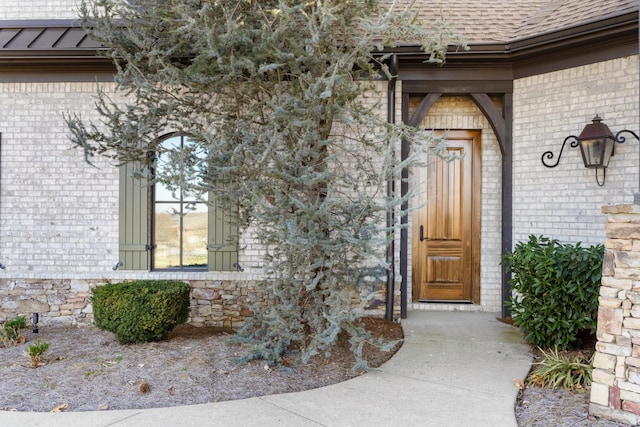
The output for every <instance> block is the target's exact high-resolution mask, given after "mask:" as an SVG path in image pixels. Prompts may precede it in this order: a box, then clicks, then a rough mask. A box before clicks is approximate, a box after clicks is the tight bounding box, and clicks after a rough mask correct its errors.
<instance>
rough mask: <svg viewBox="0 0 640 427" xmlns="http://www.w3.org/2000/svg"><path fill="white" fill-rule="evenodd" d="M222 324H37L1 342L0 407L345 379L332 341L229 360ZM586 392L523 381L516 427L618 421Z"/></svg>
mask: <svg viewBox="0 0 640 427" xmlns="http://www.w3.org/2000/svg"><path fill="white" fill-rule="evenodd" d="M365 321H366V325H367V328H368V329H369V330H370V331H371V332H372V334H373V335H374V336H376V337H378V336H382V337H384V338H385V339H386V340H397V339H401V338H402V328H401V327H400V325H399V324H397V323H393V322H387V321H385V320H383V319H365ZM230 333H231V331H229V330H223V329H218V328H195V327H192V326H189V325H180V326H178V327H177V328H176V329H174V330H173V331H172V332H171V333H170V334H169V336H168V337H167V339H166V340H163V341H160V342H155V343H146V344H135V345H121V344H119V343H118V341H117V340H116V338H115V336H114V335H113V334H112V333H110V332H105V331H101V330H99V329H97V328H95V327H93V326H85V327H73V328H65V327H46V326H44V327H42V326H41V327H40V330H39V333H38V334H34V333H33V332H32V331H31V330H24V331H23V335H24V336H25V338H26V342H25V343H24V344H21V345H17V346H13V347H6V348H0V378H2V381H1V382H0V410H4V411H39V412H49V411H61V410H64V411H95V410H110V409H136V408H152V407H167V406H176V405H190V404H196V403H207V402H218V401H224V400H234V399H244V398H248V397H254V396H264V395H268V394H276V393H287V392H294V391H301V390H308V389H312V388H316V387H322V386H325V385H329V384H335V383H337V382H341V381H345V380H347V379H349V378H353V377H354V376H357V375H361V374H362V372H358V373H354V372H351V367H352V366H353V364H354V357H353V355H352V354H351V352H350V350H349V348H348V342H347V341H346V340H341V341H340V342H339V343H338V345H337V346H336V347H335V348H334V349H332V351H331V359H325V358H324V357H317V358H315V359H314V360H312V361H311V362H310V363H308V364H306V365H305V364H302V363H301V362H300V361H299V360H297V359H296V355H295V354H293V355H290V356H289V359H288V362H289V365H290V366H289V367H288V368H287V369H278V368H277V367H269V366H266V365H265V363H264V362H263V361H262V362H261V361H253V362H250V363H247V364H245V365H240V366H237V365H236V364H235V360H237V359H238V358H239V357H240V356H241V355H243V354H244V352H245V350H246V349H245V348H244V347H242V346H241V345H238V344H230V343H229V342H228V339H227V338H228V337H229V334H230ZM36 338H40V339H41V340H42V341H46V342H48V343H49V344H50V347H49V350H48V351H47V352H46V353H45V364H44V365H43V366H40V367H38V368H33V367H31V364H30V361H29V359H28V357H27V356H26V354H25V351H26V350H27V348H28V346H29V344H33V343H34V342H35V340H36ZM399 347H400V345H398V346H396V348H395V349H394V350H393V351H391V352H388V353H385V352H381V351H379V350H378V349H377V348H375V347H372V346H368V347H367V348H366V349H365V358H366V359H367V360H368V361H369V364H370V365H371V366H372V367H377V366H380V365H381V364H382V363H384V362H385V361H386V360H388V359H389V358H390V357H391V356H392V355H393V354H394V353H395V351H397V350H398V349H399ZM588 404H589V392H588V391H583V392H568V391H565V390H551V389H540V388H539V387H536V386H528V387H526V388H525V389H524V390H523V391H522V392H521V393H520V396H519V398H518V400H517V402H516V407H515V413H516V419H517V421H518V425H519V426H521V427H525V426H526V427H535V426H537V427H551V426H553V427H569V426H573V427H581V426H596V427H619V426H622V424H619V423H615V422H611V421H606V420H600V419H596V418H595V417H591V416H589V414H588Z"/></svg>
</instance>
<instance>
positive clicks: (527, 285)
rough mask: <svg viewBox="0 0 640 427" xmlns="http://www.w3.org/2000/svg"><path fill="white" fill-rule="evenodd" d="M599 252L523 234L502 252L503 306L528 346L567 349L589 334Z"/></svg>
mask: <svg viewBox="0 0 640 427" xmlns="http://www.w3.org/2000/svg"><path fill="white" fill-rule="evenodd" d="M603 256H604V246H603V245H595V246H590V247H584V248H583V247H582V246H581V244H580V243H577V244H575V245H572V244H563V243H560V242H559V241H558V240H555V239H554V240H550V239H549V238H547V237H543V236H539V237H536V236H529V241H528V242H519V243H518V244H517V245H516V247H515V249H514V251H513V252H507V253H505V254H504V255H503V258H502V263H503V264H505V265H506V266H507V268H509V269H510V270H511V273H512V278H511V289H512V296H511V300H510V301H508V302H507V303H506V304H507V307H509V308H510V309H511V316H512V319H513V323H514V325H516V326H518V327H519V328H520V329H521V330H522V331H523V332H524V333H525V334H526V335H525V339H526V340H527V341H528V342H529V343H530V344H531V345H534V346H538V347H542V348H555V347H558V348H560V349H567V348H572V347H576V346H579V345H580V344H581V343H582V337H583V336H585V334H594V333H595V331H596V326H597V319H598V296H599V293H600V279H601V277H602V260H603ZM587 336H588V335H587Z"/></svg>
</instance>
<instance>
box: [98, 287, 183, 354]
mask: <svg viewBox="0 0 640 427" xmlns="http://www.w3.org/2000/svg"><path fill="white" fill-rule="evenodd" d="M190 290H191V288H190V286H189V285H188V284H186V283H183V282H179V281H171V280H135V281H131V282H124V283H107V284H105V285H103V286H98V287H97V288H95V289H94V290H93V292H92V295H91V302H92V304H93V318H94V323H95V324H96V326H97V327H99V328H100V329H103V330H106V331H109V332H113V333H114V334H115V335H116V338H117V339H118V341H119V342H120V343H121V344H127V343H143V342H148V341H159V340H161V339H162V337H163V336H164V335H165V334H166V333H167V332H169V331H171V330H172V329H173V328H174V327H175V326H176V325H178V324H181V323H185V322H186V321H187V319H188V317H189V304H190V299H189V292H190Z"/></svg>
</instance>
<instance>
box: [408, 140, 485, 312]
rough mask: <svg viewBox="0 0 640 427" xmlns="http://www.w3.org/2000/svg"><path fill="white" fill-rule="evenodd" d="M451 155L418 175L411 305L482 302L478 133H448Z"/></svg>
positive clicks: (434, 160) (431, 160) (429, 163)
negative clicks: (452, 154) (412, 302)
mask: <svg viewBox="0 0 640 427" xmlns="http://www.w3.org/2000/svg"><path fill="white" fill-rule="evenodd" d="M447 150H448V151H449V152H455V153H457V154H459V155H460V156H461V158H460V159H457V160H452V161H449V162H447V161H445V160H442V159H440V158H438V157H437V156H431V157H430V158H429V159H428V160H427V165H426V166H425V167H423V168H422V170H420V171H416V172H417V173H415V174H414V176H415V178H416V181H414V185H418V186H419V188H418V189H417V190H418V192H419V195H418V197H417V199H418V200H417V201H418V203H417V206H418V209H417V210H416V211H414V212H413V215H412V217H413V221H412V227H413V231H412V260H413V261H412V271H413V277H412V284H413V301H414V302H415V301H440V302H444V301H455V302H473V303H479V302H480V206H481V205H480V191H481V178H482V177H481V169H482V168H481V156H480V150H481V142H480V131H449V132H448V133H447Z"/></svg>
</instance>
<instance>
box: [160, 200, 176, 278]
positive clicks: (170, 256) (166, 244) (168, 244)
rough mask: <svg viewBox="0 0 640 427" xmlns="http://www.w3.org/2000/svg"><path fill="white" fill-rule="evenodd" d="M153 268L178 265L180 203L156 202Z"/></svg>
mask: <svg viewBox="0 0 640 427" xmlns="http://www.w3.org/2000/svg"><path fill="white" fill-rule="evenodd" d="M154 235H155V245H156V246H155V249H154V251H153V254H154V259H153V264H154V267H155V268H178V267H180V204H179V203H156V205H155V218H154Z"/></svg>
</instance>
